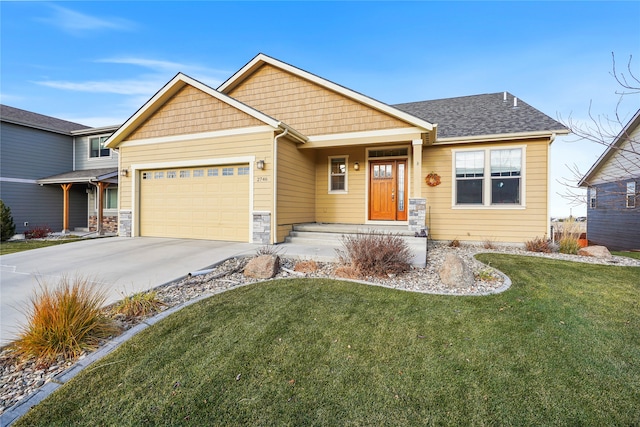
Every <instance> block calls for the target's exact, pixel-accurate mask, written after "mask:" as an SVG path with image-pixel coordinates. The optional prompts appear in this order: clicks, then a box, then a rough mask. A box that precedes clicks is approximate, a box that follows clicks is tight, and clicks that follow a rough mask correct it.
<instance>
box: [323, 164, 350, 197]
mask: <svg viewBox="0 0 640 427" xmlns="http://www.w3.org/2000/svg"><path fill="white" fill-rule="evenodd" d="M332 159H344V165H345V168H344V190H332V189H331V160H332ZM327 192H328V193H329V194H347V193H348V192H349V156H348V155H346V154H345V155H343V156H329V157H328V160H327Z"/></svg>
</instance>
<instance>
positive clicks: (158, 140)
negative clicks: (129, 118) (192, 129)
mask: <svg viewBox="0 0 640 427" xmlns="http://www.w3.org/2000/svg"><path fill="white" fill-rule="evenodd" d="M262 132H273V128H272V127H271V126H267V125H263V126H252V127H248V128H236V129H224V130H217V131H212V132H201V133H192V134H186V135H171V136H159V137H155V138H145V139H134V140H131V141H125V142H123V143H122V144H120V147H136V146H139V145H152V144H163V143H167V142H180V141H195V140H199V139H209V138H224V137H227V136H235V135H250V134H255V133H262Z"/></svg>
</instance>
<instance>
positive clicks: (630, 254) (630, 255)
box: [611, 251, 640, 259]
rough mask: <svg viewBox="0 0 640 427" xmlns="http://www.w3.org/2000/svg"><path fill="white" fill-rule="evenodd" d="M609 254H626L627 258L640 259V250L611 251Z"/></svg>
mask: <svg viewBox="0 0 640 427" xmlns="http://www.w3.org/2000/svg"><path fill="white" fill-rule="evenodd" d="M611 255H618V256H626V257H628V258H635V259H640V252H622V251H611Z"/></svg>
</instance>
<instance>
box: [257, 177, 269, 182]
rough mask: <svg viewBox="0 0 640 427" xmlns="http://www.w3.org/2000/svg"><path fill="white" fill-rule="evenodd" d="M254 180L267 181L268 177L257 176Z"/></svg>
mask: <svg viewBox="0 0 640 427" xmlns="http://www.w3.org/2000/svg"><path fill="white" fill-rule="evenodd" d="M256 182H269V178H268V177H266V176H259V177H258V179H257V181H256Z"/></svg>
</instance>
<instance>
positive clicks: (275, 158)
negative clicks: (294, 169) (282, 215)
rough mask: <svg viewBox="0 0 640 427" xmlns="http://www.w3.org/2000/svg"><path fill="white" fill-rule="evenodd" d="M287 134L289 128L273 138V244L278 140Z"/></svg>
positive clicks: (276, 238) (276, 207)
mask: <svg viewBox="0 0 640 427" xmlns="http://www.w3.org/2000/svg"><path fill="white" fill-rule="evenodd" d="M288 134H289V127H285V128H284V132H282V133H281V134H279V135H276V136H275V138H273V215H272V217H273V233H274V234H273V243H274V244H275V243H276V241H277V240H278V212H277V211H278V139H280V138H282V137H283V136H286V135H288Z"/></svg>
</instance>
